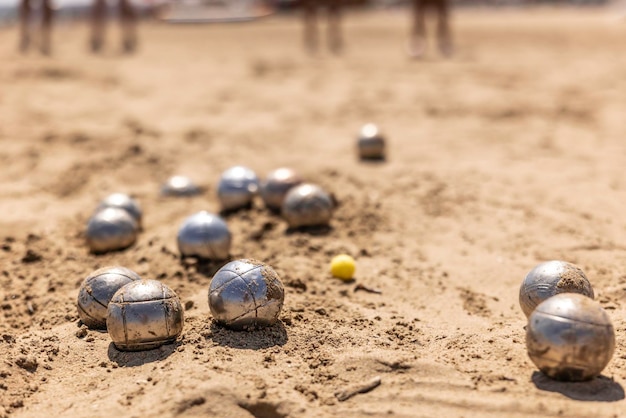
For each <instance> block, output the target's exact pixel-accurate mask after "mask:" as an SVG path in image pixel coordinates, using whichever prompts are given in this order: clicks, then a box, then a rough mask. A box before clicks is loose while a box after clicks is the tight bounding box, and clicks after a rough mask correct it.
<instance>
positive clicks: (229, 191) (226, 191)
mask: <svg viewBox="0 0 626 418" xmlns="http://www.w3.org/2000/svg"><path fill="white" fill-rule="evenodd" d="M258 191H259V178H258V177H257V175H256V174H255V173H254V171H252V170H251V169H249V168H247V167H243V166H235V167H231V168H229V169H228V170H226V171H224V172H223V173H222V176H221V177H220V181H219V184H218V186H217V197H218V198H219V201H220V205H221V207H222V210H225V211H229V210H236V209H240V208H244V207H246V206H249V205H250V204H251V203H252V199H253V198H254V196H255V195H256V194H257V192H258Z"/></svg>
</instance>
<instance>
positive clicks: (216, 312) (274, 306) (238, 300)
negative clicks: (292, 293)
mask: <svg viewBox="0 0 626 418" xmlns="http://www.w3.org/2000/svg"><path fill="white" fill-rule="evenodd" d="M284 300H285V291H284V289H283V284H282V282H281V280H280V278H279V277H278V274H277V273H276V272H275V271H274V269H273V268H271V267H270V266H268V265H267V264H264V263H262V262H260V261H256V260H246V259H244V260H235V261H231V262H230V263H228V264H226V265H225V266H224V267H222V268H221V269H219V270H218V271H217V273H215V275H214V276H213V279H212V280H211V285H210V286H209V308H210V309H211V314H212V315H213V318H215V319H216V320H217V322H218V323H221V324H223V325H225V326H227V327H229V328H231V329H234V330H251V329H256V328H261V327H264V326H267V325H272V324H274V323H275V322H276V321H277V320H278V315H279V314H280V310H281V308H282V306H283V302H284Z"/></svg>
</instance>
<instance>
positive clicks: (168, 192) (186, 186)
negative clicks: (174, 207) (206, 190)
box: [161, 176, 202, 197]
mask: <svg viewBox="0 0 626 418" xmlns="http://www.w3.org/2000/svg"><path fill="white" fill-rule="evenodd" d="M201 192H202V189H200V187H198V186H197V185H196V184H195V183H194V182H193V181H192V180H191V179H190V178H189V177H185V176H172V177H170V178H169V179H167V180H166V181H165V183H163V185H162V186H161V196H171V197H186V196H196V195H198V194H200V193H201Z"/></svg>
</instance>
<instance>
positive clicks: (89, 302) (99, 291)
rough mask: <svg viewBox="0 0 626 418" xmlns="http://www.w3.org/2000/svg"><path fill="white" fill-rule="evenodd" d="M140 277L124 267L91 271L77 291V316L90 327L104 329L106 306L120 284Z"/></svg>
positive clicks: (122, 284)
mask: <svg viewBox="0 0 626 418" xmlns="http://www.w3.org/2000/svg"><path fill="white" fill-rule="evenodd" d="M135 280H141V277H139V275H138V274H137V273H135V272H134V271H132V270H130V269H127V268H126V267H119V266H116V267H103V268H101V269H98V270H96V271H94V272H92V273H91V274H90V275H89V276H87V278H85V280H84V281H83V283H82V284H81V286H80V290H79V291H78V300H77V307H78V316H79V317H80V319H81V321H83V323H84V324H85V325H87V326H88V327H89V328H91V329H105V328H106V326H107V324H106V322H107V307H108V306H109V302H110V301H111V298H112V297H113V295H114V294H115V292H117V291H118V290H119V289H120V288H121V287H122V286H124V285H126V284H128V283H131V282H133V281H135Z"/></svg>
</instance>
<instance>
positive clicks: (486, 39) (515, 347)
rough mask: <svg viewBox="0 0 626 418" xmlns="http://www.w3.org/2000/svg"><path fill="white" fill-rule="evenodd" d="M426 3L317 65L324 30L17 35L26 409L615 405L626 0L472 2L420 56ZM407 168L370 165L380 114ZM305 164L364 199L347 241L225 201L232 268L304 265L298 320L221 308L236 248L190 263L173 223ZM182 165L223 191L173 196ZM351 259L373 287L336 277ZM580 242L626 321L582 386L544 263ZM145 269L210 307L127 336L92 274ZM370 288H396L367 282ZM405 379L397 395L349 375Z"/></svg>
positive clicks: (288, 411)
mask: <svg viewBox="0 0 626 418" xmlns="http://www.w3.org/2000/svg"><path fill="white" fill-rule="evenodd" d="M407 19H408V16H407V15H406V14H404V13H403V12H400V11H392V12H384V11H379V12H375V13H357V12H355V13H352V14H350V15H348V16H347V20H346V24H345V36H346V47H347V48H346V51H345V54H344V55H343V56H341V57H335V56H332V55H330V54H328V53H327V52H325V51H322V52H320V54H318V56H315V57H311V56H308V55H306V54H305V53H304V52H303V51H302V49H301V37H300V35H301V28H300V25H299V23H300V22H299V21H298V20H296V19H294V18H291V17H284V16H283V17H279V16H277V17H271V18H268V19H265V20H262V21H258V22H254V23H247V24H237V25H210V26H167V25H162V24H157V23H147V24H144V25H142V26H141V28H140V50H139V52H138V53H137V54H136V55H134V56H124V55H121V54H120V53H119V52H118V47H119V46H118V42H117V41H118V39H119V31H118V28H117V27H115V26H112V27H110V32H109V41H110V42H109V44H108V45H107V49H106V51H105V53H104V54H103V55H101V56H93V55H90V54H88V53H87V47H86V46H87V29H86V27H84V26H83V25H82V24H72V25H65V26H62V27H59V28H58V30H57V31H56V32H55V35H54V54H53V56H52V57H51V58H43V57H40V56H38V55H37V54H36V53H31V54H29V55H27V56H20V55H19V54H17V52H16V51H15V49H16V43H17V42H16V41H17V39H16V38H17V31H16V29H15V28H4V29H2V30H0V62H1V63H2V64H1V65H0V213H1V216H0V240H1V241H2V242H1V243H0V244H1V248H0V308H1V309H0V312H1V315H2V316H1V317H0V336H1V338H0V416H1V417H11V418H18V417H20V418H21V417H42V416H50V417H61V416H72V417H111V416H124V417H145V416H159V417H160V416H163V417H194V416H210V417H257V418H279V417H322V418H323V417H363V416H373V417H379V416H395V417H434V416H439V417H481V418H483V417H531V416H532V417H538V416H546V417H552V416H564V417H589V416H597V417H611V416H616V417H617V416H624V414H625V412H624V411H625V410H626V409H625V407H626V406H625V401H624V382H625V381H626V342H625V340H624V331H625V329H626V303H625V302H624V297H625V296H626V233H625V232H626V211H625V210H624V202H626V177H625V176H624V164H625V163H626V141H625V136H626V121H625V119H626V77H625V75H626V53H625V52H626V49H625V48H626V43H625V41H626V22H624V21H623V20H619V18H618V14H617V13H616V12H615V10H614V9H611V8H607V9H580V10H572V9H556V10H554V9H542V8H537V9H528V10H498V11H489V10H486V9H485V10H481V9H477V10H458V11H456V13H455V15H454V35H455V39H456V42H457V45H456V46H457V53H456V55H455V56H454V57H453V58H452V59H450V60H445V59H442V58H440V57H439V56H438V55H437V53H436V52H435V50H434V48H431V50H430V53H429V55H428V56H427V57H426V58H425V59H424V60H422V61H411V60H409V59H407V57H406V55H405V52H404V46H405V43H406V35H407V32H408V20H407ZM370 121H372V122H376V123H378V124H379V125H380V126H381V128H382V129H383V130H384V132H385V133H386V135H387V137H388V159H387V161H386V162H384V163H378V164H365V163H360V162H359V161H357V159H356V154H355V138H356V134H357V132H358V130H359V128H360V127H361V125H362V124H364V123H366V122H370ZM235 164H245V165H247V166H249V167H251V168H253V169H254V170H255V171H256V172H257V173H258V174H259V175H260V176H265V175H266V174H267V173H268V172H269V171H270V170H272V169H275V168H278V167H281V166H289V167H293V168H295V169H297V170H298V171H299V172H300V173H301V174H302V176H303V177H305V178H306V179H307V180H309V181H312V182H315V183H318V184H321V185H323V186H324V187H325V188H327V189H328V190H329V191H331V192H333V193H334V194H335V196H336V198H337V199H338V201H339V203H340V205H339V207H338V209H337V211H336V213H335V216H334V218H333V220H332V224H331V225H332V228H331V229H330V231H328V232H327V233H325V234H309V233H303V232H295V233H288V232H287V227H286V224H285V223H284V221H282V220H281V219H280V218H279V217H276V216H274V215H272V214H270V213H268V212H267V211H266V210H265V209H264V208H263V205H262V203H261V202H260V201H257V202H256V203H255V205H254V207H253V208H252V209H251V210H250V211H243V212H240V213H236V214H234V215H231V216H229V217H228V218H227V221H228V224H229V227H230V228H231V230H232V232H233V247H232V251H231V258H232V259H237V258H244V257H246V258H248V257H251V258H256V259H259V260H263V261H265V262H267V263H269V264H270V265H272V266H273V267H274V268H275V269H276V271H277V272H278V274H279V275H280V276H281V278H282V280H283V282H284V285H285V289H286V298H285V306H284V309H283V312H282V313H281V316H280V322H279V323H278V324H277V325H275V326H273V327H271V328H269V329H265V330H262V331H255V332H243V333H237V332H233V331H229V330H225V329H223V328H221V327H219V326H217V325H215V324H213V322H212V319H211V315H210V311H209V308H208V304H207V291H208V285H209V282H210V278H211V274H212V272H213V271H215V269H216V268H218V267H219V266H220V265H221V264H220V263H213V264H206V263H181V261H180V259H179V257H178V251H177V247H176V233H177V230H178V227H179V226H180V224H181V222H182V220H183V219H184V218H185V217H187V216H188V215H190V214H192V213H194V212H197V211H199V210H209V211H217V210H218V209H219V207H218V202H217V199H216V196H215V191H216V190H215V186H216V182H217V179H218V177H219V175H220V173H221V172H222V171H223V170H224V169H226V168H228V167H230V166H232V165H235ZM173 174H184V175H188V176H190V177H191V178H193V179H195V180H196V181H197V182H198V183H199V184H200V185H202V186H204V187H205V188H206V192H205V193H204V194H203V195H201V196H198V197H194V198H188V199H172V198H169V199H166V198H162V197H160V196H159V187H160V185H161V183H162V182H163V181H164V180H165V179H166V178H167V177H169V176H170V175H173ZM118 191H120V192H127V193H131V194H133V195H134V196H136V198H137V199H138V201H139V202H140V204H141V205H142V207H143V209H144V213H145V215H144V216H145V218H144V231H143V232H142V233H141V234H140V236H139V239H138V242H137V243H136V244H135V245H134V246H133V247H131V248H130V249H128V250H126V251H122V252H116V253H109V254H106V255H101V256H94V255H91V254H89V253H88V251H87V248H86V246H85V243H84V236H83V234H84V229H85V225H86V221H87V219H88V217H89V216H90V215H91V212H92V211H93V209H94V208H95V206H96V204H97V202H98V201H99V200H100V199H101V198H103V197H104V196H106V195H107V194H109V193H112V192H118ZM341 252H345V253H348V254H351V255H352V256H354V257H355V258H356V260H357V263H358V266H357V273H356V280H355V281H354V282H352V283H344V282H342V281H340V280H338V279H334V278H332V277H331V276H330V274H329V270H328V264H329V261H330V259H331V257H332V256H333V255H335V254H338V253H341ZM551 259H563V260H566V261H570V262H572V263H575V264H577V265H578V266H580V267H581V268H582V269H583V270H584V271H585V272H586V274H587V276H588V277H589V278H590V280H591V282H592V284H593V286H594V289H595V292H596V299H597V300H598V301H599V302H600V303H601V304H602V306H603V307H604V308H605V309H606V310H607V312H608V314H609V315H610V317H611V319H612V321H613V324H614V326H615V329H616V333H617V345H616V349H615V355H614V357H613V360H612V361H611V362H610V364H609V365H608V367H607V368H606V369H605V370H604V372H603V374H602V376H601V377H599V378H596V379H594V380H592V381H590V382H585V383H558V382H554V381H551V380H549V379H547V378H546V377H544V376H543V375H541V374H540V373H539V372H538V371H537V369H536V368H535V366H534V365H533V364H532V362H531V361H530V360H529V358H528V356H527V354H526V348H525V342H524V341H525V331H524V326H525V324H526V319H525V317H524V315H523V314H522V312H521V310H520V308H519V305H518V300H517V298H518V290H519V285H520V283H521V280H522V279H523V278H524V276H525V275H526V273H527V272H528V271H529V270H530V269H531V268H533V267H534V266H535V265H536V264H538V263H540V262H542V261H546V260H551ZM107 265H123V266H126V267H129V268H131V269H133V270H135V271H137V272H138V273H139V274H141V275H142V276H143V277H144V278H151V279H159V280H162V281H163V282H164V283H166V284H167V285H168V286H170V287H171V288H172V289H174V290H175V291H176V292H177V293H178V295H179V296H180V297H181V299H182V301H183V304H184V305H185V306H186V311H185V324H184V330H183V333H182V335H181V337H180V338H179V340H178V341H177V342H176V343H175V344H171V345H166V346H163V347H161V348H159V349H155V350H151V351H146V352H139V353H124V352H120V351H117V350H116V349H115V348H114V346H113V345H112V344H111V342H110V339H109V336H108V334H107V333H102V332H97V331H91V330H88V331H84V327H81V325H80V323H79V320H78V315H77V312H76V306H75V303H76V297H77V292H78V288H79V285H80V283H81V281H82V280H83V279H84V278H85V277H86V276H87V275H88V274H89V273H90V272H91V271H93V270H95V269H96V268H99V267H102V266H107ZM358 284H361V285H365V286H368V287H371V288H375V289H379V290H380V291H381V292H382V293H381V294H374V293H368V292H365V291H360V290H355V289H356V286H357V285H358ZM377 376H378V377H380V379H381V384H380V386H378V387H377V388H375V389H374V390H372V391H370V392H368V393H365V394H359V395H356V396H354V397H352V398H350V399H348V400H347V401H344V402H340V401H339V400H338V399H337V397H336V396H335V393H336V392H337V391H341V390H344V389H346V388H350V387H353V386H354V385H357V384H360V383H363V382H364V381H367V380H370V379H373V378H375V377H377Z"/></svg>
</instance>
